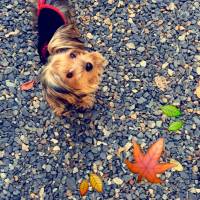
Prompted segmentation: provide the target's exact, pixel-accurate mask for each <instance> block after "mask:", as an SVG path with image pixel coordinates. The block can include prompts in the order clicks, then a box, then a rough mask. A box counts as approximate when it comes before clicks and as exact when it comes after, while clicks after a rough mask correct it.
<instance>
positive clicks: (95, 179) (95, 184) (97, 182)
mask: <svg viewBox="0 0 200 200" xmlns="http://www.w3.org/2000/svg"><path fill="white" fill-rule="evenodd" d="M90 184H91V186H92V188H93V189H95V190H96V191H97V192H103V182H102V180H101V178H100V177H99V176H97V175H96V174H93V173H91V174H90Z"/></svg>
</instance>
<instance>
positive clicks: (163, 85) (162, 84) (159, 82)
mask: <svg viewBox="0 0 200 200" xmlns="http://www.w3.org/2000/svg"><path fill="white" fill-rule="evenodd" d="M154 81H155V84H156V86H157V87H158V88H159V89H160V90H161V91H165V90H166V89H167V87H168V83H169V81H167V80H166V78H165V77H164V76H156V77H155V78H154Z"/></svg>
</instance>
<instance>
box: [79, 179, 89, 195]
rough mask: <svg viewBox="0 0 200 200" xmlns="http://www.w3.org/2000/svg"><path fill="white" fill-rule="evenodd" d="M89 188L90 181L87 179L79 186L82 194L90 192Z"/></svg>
mask: <svg viewBox="0 0 200 200" xmlns="http://www.w3.org/2000/svg"><path fill="white" fill-rule="evenodd" d="M88 188H89V183H88V181H87V180H82V181H81V183H80V186H79V191H80V194H81V196H85V195H86V193H87V192H88Z"/></svg>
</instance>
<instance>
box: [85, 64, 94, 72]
mask: <svg viewBox="0 0 200 200" xmlns="http://www.w3.org/2000/svg"><path fill="white" fill-rule="evenodd" d="M85 69H86V71H87V72H89V71H91V70H92V69H93V65H92V64H91V63H86V65H85Z"/></svg>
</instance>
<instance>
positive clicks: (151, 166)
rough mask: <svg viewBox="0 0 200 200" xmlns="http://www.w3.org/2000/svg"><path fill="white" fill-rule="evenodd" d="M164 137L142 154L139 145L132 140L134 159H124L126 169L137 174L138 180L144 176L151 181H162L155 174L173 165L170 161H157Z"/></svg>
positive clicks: (161, 150)
mask: <svg viewBox="0 0 200 200" xmlns="http://www.w3.org/2000/svg"><path fill="white" fill-rule="evenodd" d="M163 147H164V139H163V138H160V139H159V140H157V141H156V142H155V143H154V144H153V145H152V146H151V147H150V148H149V149H148V151H147V153H146V154H144V153H143V152H142V151H141V150H140V146H139V145H138V144H137V143H136V142H135V141H133V156H134V159H135V162H134V163H131V162H130V161H129V160H127V159H126V160H125V164H126V166H127V167H128V169H129V170H130V171H131V172H133V173H135V174H138V175H139V176H138V182H140V181H141V180H142V178H146V179H147V180H148V181H149V182H151V183H162V180H161V179H160V178H158V177H157V176H156V175H157V174H161V173H163V172H165V171H166V170H168V169H170V168H172V167H175V166H176V165H175V164H172V163H159V162H158V161H159V158H160V156H161V154H162V152H163V150H164V148H163Z"/></svg>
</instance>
